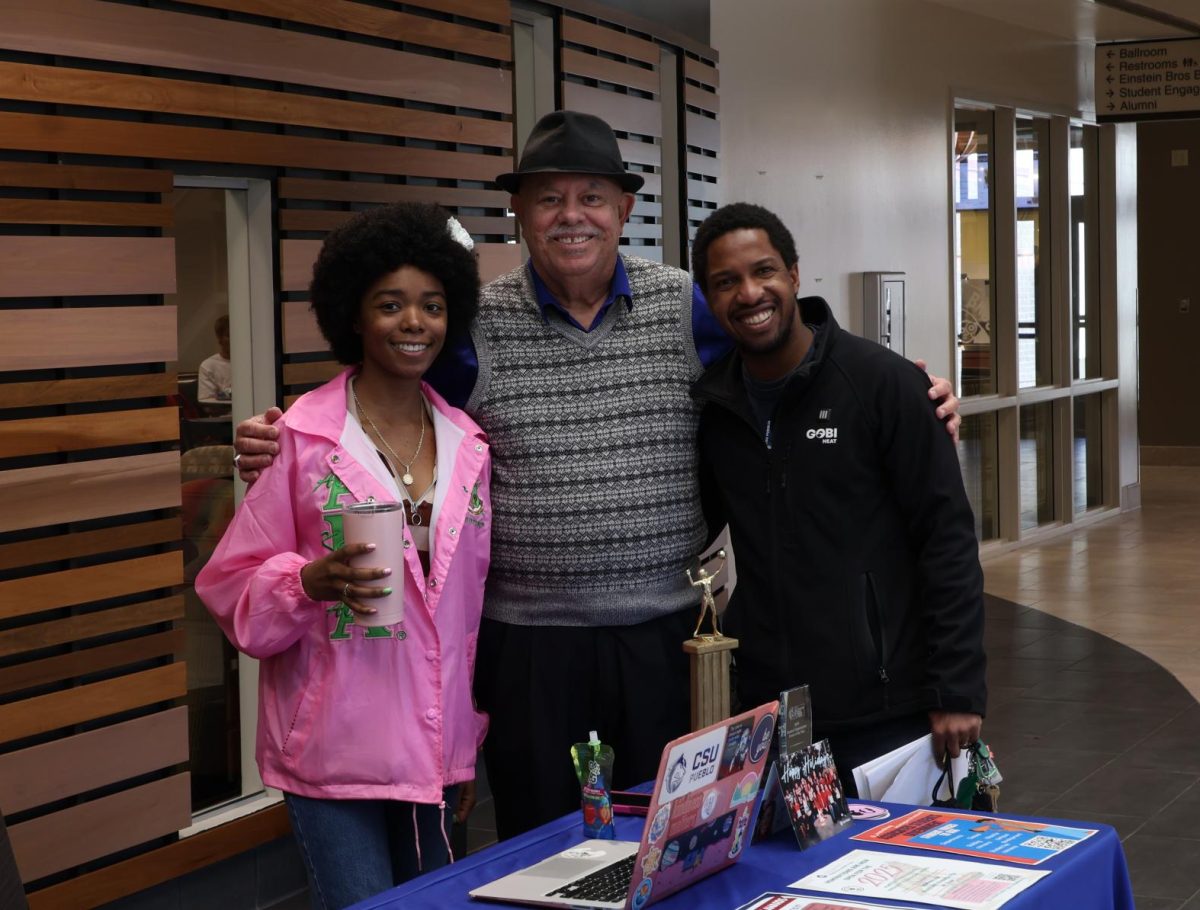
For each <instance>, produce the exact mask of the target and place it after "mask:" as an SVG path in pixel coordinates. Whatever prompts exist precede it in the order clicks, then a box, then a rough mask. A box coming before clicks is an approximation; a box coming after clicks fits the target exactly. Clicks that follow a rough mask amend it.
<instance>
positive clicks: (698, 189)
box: [687, 180, 721, 205]
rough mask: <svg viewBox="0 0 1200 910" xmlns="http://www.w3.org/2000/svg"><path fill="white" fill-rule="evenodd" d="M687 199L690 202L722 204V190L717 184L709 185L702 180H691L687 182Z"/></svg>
mask: <svg viewBox="0 0 1200 910" xmlns="http://www.w3.org/2000/svg"><path fill="white" fill-rule="evenodd" d="M687 198H688V201H695V202H715V203H716V204H717V205H720V204H721V190H720V189H719V187H718V184H716V183H708V182H706V181H702V180H689V181H688V182H687Z"/></svg>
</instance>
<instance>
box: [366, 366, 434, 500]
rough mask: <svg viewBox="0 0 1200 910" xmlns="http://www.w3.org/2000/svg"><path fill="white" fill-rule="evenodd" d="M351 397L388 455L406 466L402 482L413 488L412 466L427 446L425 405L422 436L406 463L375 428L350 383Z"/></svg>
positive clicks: (422, 410)
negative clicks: (425, 445)
mask: <svg viewBox="0 0 1200 910" xmlns="http://www.w3.org/2000/svg"><path fill="white" fill-rule="evenodd" d="M350 397H351V398H353V399H354V407H356V408H357V409H358V413H360V414H362V416H363V417H365V418H366V419H367V423H369V424H370V425H371V429H372V430H374V431H375V435H376V436H377V437H378V438H379V441H380V442H382V443H383V447H384V448H385V449H387V450H388V454H389V455H391V456H392V458H394V459H395V460H396V464H402V465H404V474H403V476H401V478H400V480H401V481H403V483H404V485H405V486H406V487H411V486H412V485H413V483H414V482H415V478H414V477H413V476H412V466H413V464H414V463H415V462H416V460H417V456H418V455H420V454H421V446H423V445H424V444H425V405H424V404H422V405H421V435H420V436H419V437H418V438H417V450H416V451H415V452H413V454H412V458H410V459H409V460H408V462H407V463H405V461H404V459H403V458H401V457H400V456H399V455H397V454H396V450H395V449H393V448H392V447H391V446H390V445H388V441H387V439H385V438H384V436H383V433H381V432H380V431H379V427H377V426H375V421H373V420H372V419H371V415H370V414H368V413H367V412H366V410H365V409H364V408H363V406H362V402H361V401H359V400H358V392H356V391H354V383H353V382H351V383H350Z"/></svg>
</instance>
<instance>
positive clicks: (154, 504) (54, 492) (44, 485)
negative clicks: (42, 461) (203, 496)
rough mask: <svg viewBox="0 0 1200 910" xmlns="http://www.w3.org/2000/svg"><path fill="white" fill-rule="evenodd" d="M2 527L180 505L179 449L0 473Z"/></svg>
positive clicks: (25, 525) (1, 529) (31, 524)
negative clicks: (2, 504) (2, 505)
mask: <svg viewBox="0 0 1200 910" xmlns="http://www.w3.org/2000/svg"><path fill="white" fill-rule="evenodd" d="M0 502H4V504H5V507H4V508H3V509H0V532H3V531H17V530H21V529H23V528H38V527H42V526H44V525H56V524H66V523H67V522H71V521H85V520H87V519H89V518H104V517H107V516H109V515H127V514H130V513H132V512H145V511H149V510H150V509H170V508H173V507H175V506H178V505H179V504H180V494H179V453H178V452H154V453H151V454H149V455H128V456H125V457H122V458H100V459H96V460H94V461H84V462H76V463H72V464H56V465H47V466H45V467H39V468H18V469H15V470H12V471H3V472H0Z"/></svg>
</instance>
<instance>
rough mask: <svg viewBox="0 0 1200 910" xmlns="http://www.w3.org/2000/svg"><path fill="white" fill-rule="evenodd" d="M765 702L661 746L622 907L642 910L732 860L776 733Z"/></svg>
mask: <svg viewBox="0 0 1200 910" xmlns="http://www.w3.org/2000/svg"><path fill="white" fill-rule="evenodd" d="M778 706H779V703H778V702H770V703H769V704H765V705H762V706H761V707H758V708H755V709H754V710H753V711H747V712H746V713H744V714H739V715H738V716H736V717H731V718H729V719H728V720H724V721H721V722H720V723H717V724H713V725H712V726H711V727H707V728H705V729H703V730H699V731H697V732H695V733H691V734H689V735H688V736H684V737H681V738H680V739H677V740H675V741H674V742H672V743H670V744H669V745H668V746H667V747H666V748H665V749H664V750H663V757H662V759H661V764H660V765H659V769H658V777H657V780H656V786H655V790H654V796H653V797H652V798H651V800H650V810H649V812H648V813H647V815H646V827H645V829H644V831H643V833H642V842H641V847H640V848H639V850H638V855H637V859H636V860H635V861H634V866H633V870H634V871H633V881H632V883H631V893H630V899H629V901H627V905H628V906H629V907H631V908H633V910H641V908H642V907H645V906H646V905H647V904H648V903H650V902H652V901H658V900H661V899H662V898H664V897H666V896H667V895H670V894H674V893H675V892H676V891H679V890H681V889H683V888H687V887H688V886H690V885H692V884H694V883H695V882H698V881H700V880H701V879H703V878H706V877H707V876H709V875H712V874H713V873H714V872H718V871H720V870H721V869H724V868H725V867H726V866H730V865H732V864H733V863H735V862H737V861H738V859H740V858H741V854H742V851H743V850H744V849H746V847H748V846H749V845H750V835H751V832H750V830H749V826H750V822H751V820H752V816H753V813H754V805H755V797H756V796H757V795H758V790H759V786H760V784H761V783H762V779H763V769H764V767H765V766H766V763H767V754H768V753H769V752H770V749H771V739H772V736H773V735H774V733H775V715H776V712H777V710H778Z"/></svg>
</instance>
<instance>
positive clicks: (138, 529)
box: [0, 518, 180, 570]
mask: <svg viewBox="0 0 1200 910" xmlns="http://www.w3.org/2000/svg"><path fill="white" fill-rule="evenodd" d="M179 537H180V520H179V519H178V518H162V519H159V520H158V521H143V522H138V523H137V524H128V525H118V526H116V527H111V528H101V529H99V530H96V531H78V532H76V533H74V534H62V535H59V536H56V537H42V538H39V539H38V540H23V541H19V542H18V543H9V544H2V545H0V570H3V569H15V568H19V567H21V566H35V565H38V564H39V563H44V562H52V561H57V560H61V559H75V558H77V557H79V556H93V555H95V554H97V553H112V552H114V551H116V550H126V549H131V548H133V547H145V546H150V545H152V544H156V543H168V542H170V541H175V540H178V539H179Z"/></svg>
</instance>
